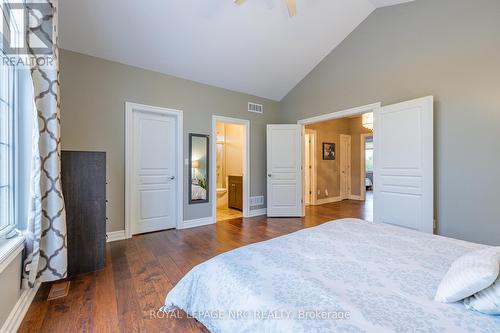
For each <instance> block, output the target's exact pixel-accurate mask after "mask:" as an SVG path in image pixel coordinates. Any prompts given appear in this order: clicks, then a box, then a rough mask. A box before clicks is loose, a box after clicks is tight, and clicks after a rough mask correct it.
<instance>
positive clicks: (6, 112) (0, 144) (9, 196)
mask: <svg viewBox="0 0 500 333" xmlns="http://www.w3.org/2000/svg"><path fill="white" fill-rule="evenodd" d="M15 74H16V73H15V69H14V68H12V67H9V66H5V65H3V64H2V65H0V234H3V233H5V232H8V231H9V230H7V229H9V227H10V226H12V224H13V223H14V163H15V155H14V153H15V152H14V146H15V133H14V129H15V127H16V123H15V117H14V108H15V87H16V75H15Z"/></svg>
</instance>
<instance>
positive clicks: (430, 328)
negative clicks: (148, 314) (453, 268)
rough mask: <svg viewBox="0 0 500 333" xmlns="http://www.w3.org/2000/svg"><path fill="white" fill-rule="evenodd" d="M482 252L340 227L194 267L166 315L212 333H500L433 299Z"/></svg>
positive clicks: (394, 231)
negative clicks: (470, 256)
mask: <svg viewBox="0 0 500 333" xmlns="http://www.w3.org/2000/svg"><path fill="white" fill-rule="evenodd" d="M283 223H286V221H283ZM483 247H485V246H483V245H477V244H472V243H468V242H463V241H458V240H452V239H448V238H444V237H439V236H432V235H428V234H423V233H419V232H416V231H411V230H406V229H402V228H398V227H393V226H389V225H376V224H372V223H368V222H364V221H361V220H355V219H347V220H339V221H333V222H330V223H326V224H323V225H321V226H318V227H315V228H310V229H305V230H301V231H299V232H296V233H293V234H291V235H287V236H283V237H279V238H276V239H273V240H270V241H266V242H262V243H257V244H253V245H249V246H245V247H242V248H239V249H236V250H233V251H230V252H227V253H224V254H222V255H219V256H217V257H215V258H213V259H211V260H209V261H207V262H205V263H203V264H200V265H198V266H196V267H194V268H193V269H192V270H191V271H190V272H189V273H188V274H187V275H186V276H185V277H184V278H183V279H182V280H181V281H179V283H178V284H177V285H176V286H175V288H174V289H172V290H171V291H170V293H169V294H168V295H167V299H166V307H165V309H172V308H174V307H179V308H180V309H183V310H184V311H186V312H187V313H188V314H190V315H193V316H194V317H195V318H197V319H198V320H199V321H200V322H202V323H203V324H204V325H205V326H206V327H207V328H208V329H209V330H210V331H211V332H228V333H233V332H376V333H377V332H429V333H432V332H435V333H440V332H451V333H459V332H464V333H465V332H467V333H470V332H492V333H493V332H495V333H498V332H500V317H493V316H487V315H483V314H480V313H477V312H472V311H469V310H467V309H465V307H464V306H463V304H462V303H455V304H441V303H437V302H435V301H433V297H434V294H435V291H436V289H437V286H438V284H439V282H440V279H441V278H442V276H443V275H444V274H445V273H446V271H447V269H448V267H449V265H450V264H451V263H452V261H453V260H454V259H456V258H457V257H459V256H461V255H463V254H464V253H467V252H469V251H472V250H476V249H479V248H483ZM305 317H306V318H305ZM321 318H325V319H321ZM339 318H341V319H339ZM342 318H343V319H342Z"/></svg>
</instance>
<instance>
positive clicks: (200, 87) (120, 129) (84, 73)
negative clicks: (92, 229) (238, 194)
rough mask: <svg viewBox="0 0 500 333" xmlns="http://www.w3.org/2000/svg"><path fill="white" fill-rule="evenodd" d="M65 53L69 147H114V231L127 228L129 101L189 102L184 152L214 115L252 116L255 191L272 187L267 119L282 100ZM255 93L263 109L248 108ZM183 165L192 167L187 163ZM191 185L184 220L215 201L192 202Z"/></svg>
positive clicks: (203, 213)
mask: <svg viewBox="0 0 500 333" xmlns="http://www.w3.org/2000/svg"><path fill="white" fill-rule="evenodd" d="M60 61H61V62H60V71H61V76H60V81H61V100H62V105H61V106H62V112H61V131H62V134H61V136H62V148H63V149H74V150H100V151H106V152H107V158H108V170H107V172H108V187H107V190H108V200H109V202H108V217H109V224H108V227H107V230H108V231H116V230H123V229H124V193H125V192H124V177H125V175H124V173H125V170H124V158H125V157H124V149H125V132H124V123H125V102H127V101H128V102H135V103H141V104H148V105H154V106H161V107H167V108H173V109H179V110H183V112H184V157H185V158H187V157H188V133H200V134H211V126H212V118H211V117H212V115H221V116H230V117H236V118H243V119H249V120H250V169H251V174H250V184H251V185H250V195H252V196H257V195H264V194H265V191H266V151H265V149H266V142H265V139H266V124H268V123H279V119H280V113H279V103H278V102H274V101H270V100H266V99H262V98H258V97H254V96H249V95H245V94H241V93H236V92H232V91H228V90H224V89H220V88H216V87H211V86H207V85H204V84H200V83H195V82H192V81H188V80H182V79H178V78H175V77H172V76H168V75H162V74H159V73H155V72H151V71H146V70H143V69H139V68H135V67H131V66H127V65H122V64H118V63H115V62H110V61H106V60H102V59H98V58H94V57H90V56H86V55H81V54H78V53H74V52H70V51H65V50H62V51H61V54H60ZM242 80H244V78H242ZM249 101H253V102H257V103H260V104H263V105H264V115H258V114H252V113H249V112H248V111H247V102H249ZM184 172H185V175H187V174H188V173H187V172H188V169H187V166H186V167H185V170H184ZM186 179H187V177H186ZM184 193H185V196H184V199H183V200H184V220H191V219H197V218H202V217H208V216H210V215H211V205H210V204H209V203H207V204H197V205H188V204H187V193H188V191H187V180H185V181H184ZM212 199H213V198H211V200H212ZM253 208H254V209H258V208H260V207H253Z"/></svg>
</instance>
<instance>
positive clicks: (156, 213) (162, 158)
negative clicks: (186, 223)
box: [125, 103, 183, 238]
mask: <svg viewBox="0 0 500 333" xmlns="http://www.w3.org/2000/svg"><path fill="white" fill-rule="evenodd" d="M125 126H126V134H125V182H126V183H125V235H126V237H127V238H130V237H131V236H132V235H135V234H141V233H146V232H153V231H159V230H165V229H171V228H177V227H178V226H179V224H180V222H181V221H182V200H181V199H180V198H182V197H183V194H182V193H183V186H182V179H183V174H182V169H183V168H182V154H183V151H182V147H183V145H182V111H178V110H172V109H165V108H159V107H152V106H147V105H140V104H134V103H126V125H125Z"/></svg>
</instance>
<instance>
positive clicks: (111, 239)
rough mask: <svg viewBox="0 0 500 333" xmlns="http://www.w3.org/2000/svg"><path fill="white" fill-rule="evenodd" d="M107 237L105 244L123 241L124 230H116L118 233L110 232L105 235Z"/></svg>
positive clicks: (124, 237)
mask: <svg viewBox="0 0 500 333" xmlns="http://www.w3.org/2000/svg"><path fill="white" fill-rule="evenodd" d="M106 235H107V236H108V238H107V242H108V243H109V242H114V241H119V240H124V239H126V238H127V237H126V236H125V230H118V231H110V232H108V233H106Z"/></svg>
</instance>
